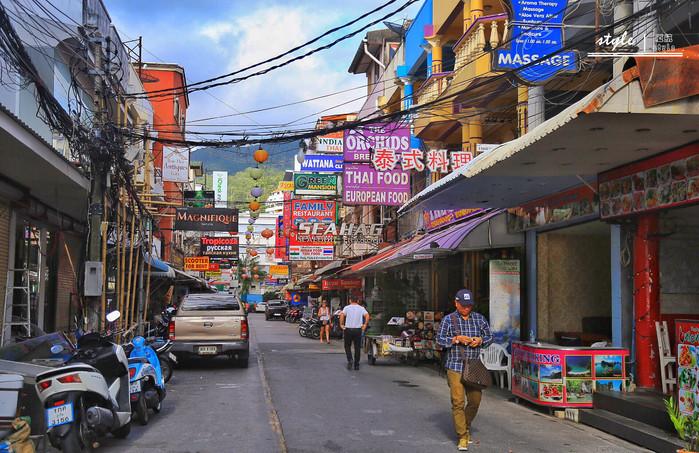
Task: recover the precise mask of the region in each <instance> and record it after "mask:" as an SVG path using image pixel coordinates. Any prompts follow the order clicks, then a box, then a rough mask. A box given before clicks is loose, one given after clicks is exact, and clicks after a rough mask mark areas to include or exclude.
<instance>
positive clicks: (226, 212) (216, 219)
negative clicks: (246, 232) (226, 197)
mask: <svg viewBox="0 0 699 453" xmlns="http://www.w3.org/2000/svg"><path fill="white" fill-rule="evenodd" d="M174 228H175V229H176V230H186V231H227V232H229V233H237V232H238V210H237V209H228V208H177V209H176V210H175V227H174Z"/></svg>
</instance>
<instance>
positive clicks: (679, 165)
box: [599, 145, 699, 218]
mask: <svg viewBox="0 0 699 453" xmlns="http://www.w3.org/2000/svg"><path fill="white" fill-rule="evenodd" d="M599 197H600V215H601V217H602V218H610V217H619V216H624V215H629V214H636V213H640V212H645V211H650V210H654V209H659V208H668V207H674V206H681V205H684V204H690V203H697V202H699V145H689V146H686V147H683V148H680V149H677V150H675V151H671V152H669V153H664V154H662V155H660V156H656V157H653V158H650V159H647V160H644V161H641V162H636V163H634V164H631V165H628V166H626V167H621V168H619V169H616V170H612V171H609V172H607V173H602V174H601V175H600V176H599Z"/></svg>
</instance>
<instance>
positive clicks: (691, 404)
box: [675, 320, 699, 415]
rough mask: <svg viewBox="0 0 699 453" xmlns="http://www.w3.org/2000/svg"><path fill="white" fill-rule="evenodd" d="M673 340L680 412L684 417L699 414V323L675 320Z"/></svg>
mask: <svg viewBox="0 0 699 453" xmlns="http://www.w3.org/2000/svg"><path fill="white" fill-rule="evenodd" d="M675 339H676V341H677V384H678V385H677V387H678V395H677V400H678V401H679V403H680V412H681V413H683V414H685V415H693V414H696V413H698V412H699V408H697V400H698V399H699V398H698V397H699V386H698V385H697V377H698V376H699V365H698V363H697V354H699V321H697V320H677V321H675Z"/></svg>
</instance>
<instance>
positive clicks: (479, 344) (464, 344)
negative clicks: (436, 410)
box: [437, 289, 493, 451]
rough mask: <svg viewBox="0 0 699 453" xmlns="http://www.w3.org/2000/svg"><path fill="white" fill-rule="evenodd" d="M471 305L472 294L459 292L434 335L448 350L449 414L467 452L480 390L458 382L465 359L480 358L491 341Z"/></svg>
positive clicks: (483, 317) (481, 320)
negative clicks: (482, 351) (451, 310)
mask: <svg viewBox="0 0 699 453" xmlns="http://www.w3.org/2000/svg"><path fill="white" fill-rule="evenodd" d="M473 303H474V300H473V294H471V291H469V290H467V289H460V290H459V291H458V292H457V293H456V296H455V300H454V305H455V306H456V311H455V312H453V313H450V314H448V315H447V316H445V317H444V319H442V322H441V323H440V325H439V332H438V333H437V343H439V344H440V345H441V346H442V347H444V348H447V353H446V354H447V360H446V365H445V366H446V368H447V382H448V383H449V389H450V390H451V413H452V416H453V418H454V428H456V434H457V435H458V436H459V443H458V449H459V450H460V451H466V450H468V444H469V442H470V440H471V439H470V432H469V427H470V426H471V423H472V422H473V419H474V418H476V413H477V412H478V406H479V405H480V404H481V389H480V388H476V387H472V386H470V385H466V384H464V383H463V381H462V380H461V372H462V371H463V369H464V357H465V358H466V359H477V358H479V357H480V352H481V348H483V347H487V346H488V345H490V343H492V342H493V335H492V334H491V333H490V326H489V325H488V320H486V319H485V316H483V315H482V314H480V313H472V311H473ZM466 400H468V405H466Z"/></svg>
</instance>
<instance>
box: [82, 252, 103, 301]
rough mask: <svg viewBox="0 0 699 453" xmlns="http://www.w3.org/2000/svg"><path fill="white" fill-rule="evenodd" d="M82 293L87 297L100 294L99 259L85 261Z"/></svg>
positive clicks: (100, 264) (100, 273)
mask: <svg viewBox="0 0 699 453" xmlns="http://www.w3.org/2000/svg"><path fill="white" fill-rule="evenodd" d="M83 295H85V296H88V297H90V296H101V295H102V262H101V261H86V262H85V284H84V285H83Z"/></svg>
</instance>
